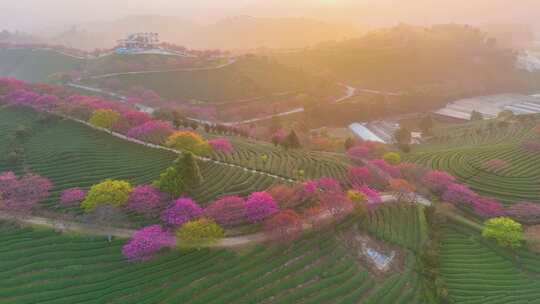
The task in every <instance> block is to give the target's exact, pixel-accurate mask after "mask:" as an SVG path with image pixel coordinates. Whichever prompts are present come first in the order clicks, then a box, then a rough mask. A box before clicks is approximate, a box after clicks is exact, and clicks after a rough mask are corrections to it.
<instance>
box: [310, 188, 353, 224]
mask: <svg viewBox="0 0 540 304" xmlns="http://www.w3.org/2000/svg"><path fill="white" fill-rule="evenodd" d="M319 200H320V205H321V208H322V209H323V210H325V211H326V212H328V213H329V214H330V215H331V216H332V217H333V218H334V219H336V220H341V219H343V218H345V217H346V216H347V215H349V214H350V213H351V212H352V211H353V210H354V204H353V203H352V201H351V200H350V199H349V198H348V197H347V195H345V194H344V193H343V192H325V193H321V194H320V195H319Z"/></svg>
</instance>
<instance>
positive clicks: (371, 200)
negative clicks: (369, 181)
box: [355, 185, 382, 208]
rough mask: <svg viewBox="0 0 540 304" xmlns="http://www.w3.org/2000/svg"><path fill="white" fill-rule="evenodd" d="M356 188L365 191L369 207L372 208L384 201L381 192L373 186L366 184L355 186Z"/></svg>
mask: <svg viewBox="0 0 540 304" xmlns="http://www.w3.org/2000/svg"><path fill="white" fill-rule="evenodd" d="M355 190H358V191H360V192H361V193H363V194H364V195H365V196H366V198H367V205H368V207H370V208H372V207H375V206H377V205H380V204H381V203H382V198H381V195H380V194H379V192H378V191H377V190H375V189H373V188H370V187H368V186H366V185H364V186H361V187H355Z"/></svg>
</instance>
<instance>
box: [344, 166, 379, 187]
mask: <svg viewBox="0 0 540 304" xmlns="http://www.w3.org/2000/svg"><path fill="white" fill-rule="evenodd" d="M348 176H349V180H350V181H351V183H352V184H353V185H358V186H361V185H365V184H370V183H371V182H372V181H373V176H372V175H371V170H369V168H368V167H366V166H362V167H350V168H349V170H348Z"/></svg>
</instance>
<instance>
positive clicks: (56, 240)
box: [0, 223, 423, 304]
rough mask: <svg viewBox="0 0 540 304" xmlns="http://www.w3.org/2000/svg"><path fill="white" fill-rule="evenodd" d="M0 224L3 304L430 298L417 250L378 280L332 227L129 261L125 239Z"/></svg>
mask: <svg viewBox="0 0 540 304" xmlns="http://www.w3.org/2000/svg"><path fill="white" fill-rule="evenodd" d="M1 225H2V227H1V231H2V233H0V240H1V241H2V243H3V244H4V246H2V248H3V249H1V250H0V282H2V284H0V298H2V303H5V304H8V303H18V304H22V303H55V304H56V303H122V304H127V303H137V304H142V303H205V304H206V303H328V302H332V303H359V302H362V303H373V304H375V303H388V304H390V303H391V304H395V303H404V304H405V303H407V304H409V303H422V302H423V301H422V290H421V287H420V284H419V279H418V275H416V274H415V273H414V263H415V262H414V258H413V256H409V258H408V261H407V268H406V270H404V271H403V272H396V273H394V274H391V275H390V276H389V277H387V278H384V279H382V281H381V279H378V280H377V281H376V280H375V279H374V278H372V277H371V276H370V274H369V273H368V272H367V271H366V269H365V268H363V267H362V266H361V265H360V264H359V263H358V261H357V260H356V259H355V258H354V256H353V255H352V254H353V252H350V251H348V250H347V249H346V248H345V247H344V246H342V245H341V243H340V241H339V240H338V239H336V238H335V237H334V236H333V234H332V233H331V232H325V233H317V234H316V235H309V236H306V237H305V238H303V239H301V240H299V241H297V242H295V244H294V245H291V246H277V247H265V246H262V245H260V246H255V247H253V248H245V249H242V250H240V251H237V252H235V251H227V250H208V249H203V250H184V251H176V252H173V253H169V254H164V255H163V256H161V257H159V258H156V259H154V260H152V261H151V262H148V263H143V264H129V263H127V262H125V261H124V259H123V257H122V256H121V254H120V247H121V245H122V242H121V241H113V242H112V243H108V242H107V240H106V239H103V238H99V237H81V236H73V235H72V236H70V235H58V234H56V233H54V232H52V231H42V230H32V229H30V228H25V229H20V228H17V227H16V226H14V225H12V224H8V223H2V224H1ZM36 257H39V260H36Z"/></svg>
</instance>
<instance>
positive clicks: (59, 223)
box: [0, 194, 431, 248]
mask: <svg viewBox="0 0 540 304" xmlns="http://www.w3.org/2000/svg"><path fill="white" fill-rule="evenodd" d="M381 198H382V202H383V203H385V204H387V203H394V202H397V201H398V198H397V197H395V196H394V195H391V194H390V195H382V196H381ZM417 203H418V204H422V205H427V206H429V205H431V202H429V201H417ZM331 217H332V215H331V214H330V213H323V214H321V215H319V216H317V218H316V219H317V220H322V221H324V220H326V219H330V218H331ZM0 219H1V220H13V221H16V222H18V223H20V224H22V225H30V226H39V227H45V228H49V229H54V230H55V231H59V232H73V233H82V234H87V235H98V236H107V237H109V236H113V237H117V238H121V239H129V238H131V237H132V236H133V234H134V233H135V232H136V230H133V229H123V228H113V227H103V226H94V225H88V224H83V223H78V222H73V221H67V220H62V219H54V218H46V217H39V216H24V217H23V216H16V215H13V214H9V213H6V212H3V211H0ZM312 220H314V219H313V218H312V219H310V220H308V221H305V222H304V223H303V224H302V227H303V229H304V231H307V230H311V229H312V228H313V226H312V225H311V224H309V223H308V222H310V221H312ZM264 241H266V236H265V235H264V234H263V233H254V234H248V235H241V236H234V237H226V238H223V239H221V240H219V241H218V242H217V243H215V244H211V245H208V247H213V248H232V247H238V246H244V245H248V244H253V243H261V242H264Z"/></svg>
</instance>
